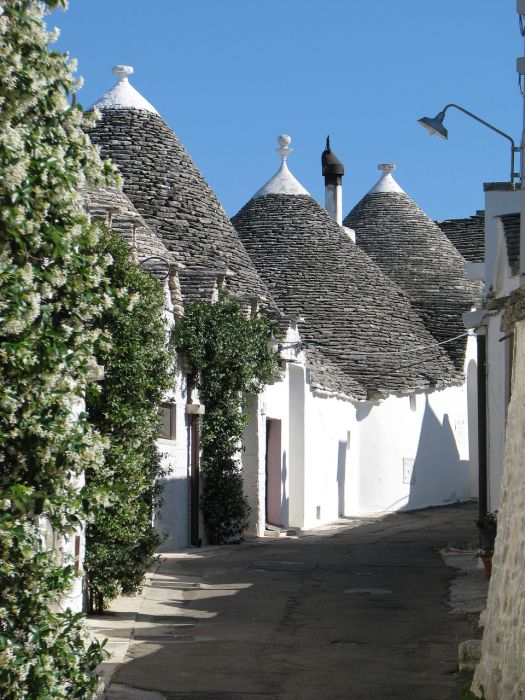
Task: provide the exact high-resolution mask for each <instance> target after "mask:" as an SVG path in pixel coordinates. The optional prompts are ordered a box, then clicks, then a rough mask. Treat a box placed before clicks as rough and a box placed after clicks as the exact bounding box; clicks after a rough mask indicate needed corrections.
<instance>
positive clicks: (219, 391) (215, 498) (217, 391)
mask: <svg viewBox="0 0 525 700" xmlns="http://www.w3.org/2000/svg"><path fill="white" fill-rule="evenodd" d="M268 334H269V333H268V323H267V321H266V319H265V318H262V317H256V318H251V319H250V318H246V317H245V316H244V315H243V313H242V309H241V307H240V305H239V304H238V303H237V302H236V301H235V300H233V299H231V298H229V297H227V296H223V297H222V298H221V299H220V300H219V301H218V302H217V303H216V304H211V303H208V302H194V303H193V304H191V305H190V306H189V307H188V308H187V310H186V311H185V315H184V317H183V318H182V320H181V321H180V322H179V323H178V324H177V327H176V329H175V344H176V346H177V349H178V350H179V351H180V352H181V353H183V354H184V355H186V356H187V358H188V359H189V361H190V363H191V364H192V366H193V367H194V369H195V371H196V373H197V386H198V389H199V394H200V400H201V402H202V403H203V404H204V405H205V407H206V413H205V415H204V416H203V425H202V463H201V468H202V473H203V476H204V485H203V494H202V500H201V505H202V511H203V516H204V523H205V527H206V532H207V535H208V539H209V540H210V542H212V543H216V544H219V543H224V542H232V541H236V540H239V539H240V538H241V536H242V532H243V530H244V528H245V527H246V524H247V519H248V515H249V508H248V503H247V500H246V498H245V496H244V493H243V484H242V475H241V472H240V466H239V463H238V461H237V460H236V452H237V451H238V449H239V446H240V441H241V438H242V433H243V429H244V426H245V425H246V423H247V420H248V417H247V416H246V414H245V413H243V410H242V409H243V407H244V396H245V394H256V393H259V392H260V391H262V389H263V387H264V384H265V383H267V382H269V381H270V379H271V378H272V375H273V372H274V368H275V358H274V355H273V352H272V351H271V349H270V347H269V345H268Z"/></svg>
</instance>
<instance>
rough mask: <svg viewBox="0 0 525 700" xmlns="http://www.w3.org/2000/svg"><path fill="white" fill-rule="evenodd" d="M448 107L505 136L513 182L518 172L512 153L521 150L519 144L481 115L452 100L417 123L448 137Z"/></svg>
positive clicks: (432, 132) (434, 132)
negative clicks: (430, 116)
mask: <svg viewBox="0 0 525 700" xmlns="http://www.w3.org/2000/svg"><path fill="white" fill-rule="evenodd" d="M450 107H454V109H457V110H459V111H460V112H463V114H466V115H467V116H468V117H472V119H475V120H476V121H477V122H479V123H480V124H483V126H486V127H488V128H489V129H491V130H492V131H495V132H496V133H497V134H499V135H500V136H503V138H506V139H507V140H508V141H510V146H511V148H510V181H511V182H514V180H515V178H517V177H519V175H520V174H519V173H516V172H514V154H515V153H518V152H519V151H521V148H520V147H519V146H516V144H515V143H514V139H513V138H512V136H509V135H508V134H506V133H505V132H504V131H501V129H497V128H496V127H495V126H493V125H492V124H489V122H486V121H485V120H484V119H481V117H478V116H477V115H476V114H473V113H472V112H469V111H468V109H465V108H464V107H461V106H460V105H457V104H455V103H454V102H451V103H450V104H448V105H446V106H445V107H444V108H443V109H442V110H441V112H439V114H437V115H436V116H435V117H434V118H433V119H429V118H428V117H423V118H422V119H420V120H419V123H420V124H421V125H422V126H424V127H425V128H426V129H428V130H429V131H430V133H431V134H438V135H439V136H441V138H444V139H446V138H447V137H448V132H447V130H446V129H445V127H444V126H443V120H444V119H445V112H446V111H447V109H449V108H450Z"/></svg>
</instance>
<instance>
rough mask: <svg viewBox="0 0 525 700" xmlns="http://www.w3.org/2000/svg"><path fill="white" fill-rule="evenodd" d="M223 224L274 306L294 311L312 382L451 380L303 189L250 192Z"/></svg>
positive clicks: (392, 295) (388, 386) (383, 284)
mask: <svg viewBox="0 0 525 700" xmlns="http://www.w3.org/2000/svg"><path fill="white" fill-rule="evenodd" d="M232 222H233V224H234V225H235V227H236V229H237V231H238V232H239V236H240V237H241V240H242V241H243V243H244V245H245V247H246V249H247V251H248V253H249V254H250V257H251V258H252V260H253V262H254V264H255V266H256V268H257V270H258V272H259V273H260V275H261V277H262V278H263V280H264V281H265V282H266V284H267V285H268V287H269V289H270V292H271V294H272V297H273V299H274V300H275V302H276V303H277V306H278V308H279V311H280V312H281V313H282V314H283V316H284V317H285V318H294V317H295V318H297V317H299V316H303V317H304V323H301V325H300V333H301V338H302V339H303V340H304V342H305V345H306V348H307V351H306V352H307V359H308V362H309V365H310V370H311V373H312V378H313V379H314V381H318V383H319V384H320V385H321V386H323V387H325V388H328V389H330V390H332V391H338V392H342V393H345V394H346V395H348V396H351V397H354V398H364V397H366V396H368V397H372V396H374V395H378V394H379V395H383V396H384V395H387V394H390V393H404V392H410V391H413V390H417V389H425V388H428V387H429V386H436V385H437V386H443V385H445V384H448V383H453V382H456V381H458V373H457V372H456V371H455V370H454V367H453V364H452V362H451V361H450V359H449V358H448V356H447V354H446V353H445V352H444V351H443V349H442V348H441V347H440V346H439V345H438V344H437V343H436V341H435V340H434V338H433V337H432V335H431V334H430V333H429V332H428V331H427V330H426V329H425V327H424V325H423V323H422V321H421V319H420V318H419V317H418V315H417V314H416V313H415V312H414V310H413V309H412V307H411V305H410V301H409V299H408V297H407V295H406V294H405V293H404V292H403V291H402V290H401V289H400V288H399V287H398V286H397V285H395V284H394V283H393V282H391V280H389V279H388V278H387V277H386V276H385V275H384V274H383V273H382V271H381V270H380V268H379V267H378V266H377V265H376V264H375V263H374V262H372V260H370V258H369V257H368V256H367V255H366V254H365V253H364V252H363V251H362V250H361V249H360V248H359V247H358V246H356V245H355V244H354V243H353V242H352V241H351V239H350V238H349V236H348V235H347V234H346V233H345V232H344V230H343V229H342V228H341V227H340V226H338V225H337V224H336V223H335V222H334V221H333V220H332V219H331V218H330V216H329V215H328V214H327V213H326V211H325V210H324V209H323V208H322V207H320V206H319V204H317V202H315V201H314V200H313V199H312V198H311V197H310V196H307V195H295V196H288V195H280V194H270V195H267V196H264V197H258V198H255V199H252V200H250V201H249V202H248V203H247V204H246V205H245V206H244V207H243V208H242V209H241V210H240V212H239V213H238V214H236V216H234V217H233V219H232ZM422 347H423V348H425V349H420V348H422ZM418 348H419V349H418ZM407 349H410V350H411V351H412V352H408V353H407V352H406V350H407ZM334 368H335V370H336V371H332V370H333V369H334Z"/></svg>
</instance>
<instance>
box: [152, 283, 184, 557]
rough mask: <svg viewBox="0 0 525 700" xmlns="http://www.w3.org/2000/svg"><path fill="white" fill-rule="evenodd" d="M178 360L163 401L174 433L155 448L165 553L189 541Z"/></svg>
mask: <svg viewBox="0 0 525 700" xmlns="http://www.w3.org/2000/svg"><path fill="white" fill-rule="evenodd" d="M165 295H166V306H165V318H166V321H167V324H168V328H169V329H170V330H171V328H172V327H173V326H174V325H175V323H176V321H175V320H174V315H173V311H174V307H173V302H172V299H171V295H170V290H169V284H168V282H166V284H165ZM184 369H185V368H184V367H183V366H182V365H181V362H180V358H177V366H176V373H175V383H174V386H173V388H172V389H171V390H170V391H169V392H168V393H167V395H166V397H165V401H166V402H167V403H169V404H171V405H173V406H174V410H175V434H174V436H173V439H167V438H159V440H158V443H157V447H158V450H159V452H160V454H161V457H162V467H163V469H164V477H163V479H162V482H161V483H162V489H163V490H162V496H161V505H160V508H159V509H158V511H157V512H156V513H155V516H154V517H155V521H154V523H155V527H156V529H157V530H158V532H159V533H160V535H161V536H162V537H163V538H164V539H163V541H162V543H161V545H160V548H159V550H160V551H161V552H162V551H165V552H168V551H173V550H174V549H181V548H183V547H187V546H188V545H189V542H190V507H191V500H190V421H189V416H188V414H187V413H186V406H187V404H188V402H189V401H190V400H191V397H188V387H187V375H186V373H185V371H184Z"/></svg>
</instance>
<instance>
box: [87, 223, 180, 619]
mask: <svg viewBox="0 0 525 700" xmlns="http://www.w3.org/2000/svg"><path fill="white" fill-rule="evenodd" d="M100 252H101V253H102V254H106V255H110V256H111V258H112V263H111V264H110V266H109V269H108V274H109V276H110V279H111V282H112V285H113V286H114V287H115V288H116V289H118V290H119V293H118V299H117V300H116V301H115V303H114V305H113V306H112V307H111V308H110V309H108V310H107V311H106V312H105V314H104V317H103V319H102V324H103V327H104V329H105V330H106V331H107V333H108V334H110V335H111V346H110V347H108V348H107V349H103V348H102V349H101V351H100V352H99V354H98V355H97V361H98V363H99V364H101V365H103V366H104V380H103V381H102V382H101V383H100V385H98V387H93V388H92V389H91V390H90V391H89V393H88V397H87V408H88V414H89V417H90V419H91V421H92V422H93V423H94V425H95V426H96V427H97V429H98V430H99V432H100V433H101V434H102V435H104V436H107V438H108V441H109V448H108V451H107V453H106V460H105V464H104V467H103V468H100V467H97V468H95V469H89V470H88V472H87V475H86V476H87V479H88V482H89V483H91V484H95V485H96V486H97V487H98V488H102V489H104V491H106V492H107V493H108V496H109V503H108V506H107V507H105V508H104V509H101V510H99V511H98V512H97V514H96V517H95V519H94V521H93V522H92V523H91V524H90V525H89V526H88V528H87V550H86V560H85V569H86V572H87V581H88V587H89V591H90V594H91V601H92V607H95V608H96V609H97V610H99V611H100V610H101V609H102V608H103V607H104V605H105V603H106V602H107V601H109V600H110V599H111V598H114V597H115V596H116V595H117V594H119V593H121V592H122V593H124V594H126V595H129V594H131V593H134V592H136V590H137V589H138V587H139V586H140V584H141V583H142V580H143V578H144V573H145V571H146V569H147V566H148V564H149V563H150V561H151V558H152V556H153V554H154V552H155V549H156V547H157V545H158V544H159V536H158V534H157V532H156V530H155V529H154V527H153V526H152V520H151V512H152V508H154V507H155V499H156V495H157V488H158V487H157V485H156V484H157V479H158V478H159V476H160V475H161V472H162V470H161V463H160V455H159V452H158V450H157V438H158V434H159V419H158V414H157V411H158V407H159V405H160V403H161V401H162V399H163V396H164V394H165V392H166V391H167V390H168V389H169V388H170V387H171V386H172V383H173V358H174V354H175V353H174V350H172V349H171V348H169V347H167V326H166V320H165V315H164V309H165V304H166V300H165V297H164V290H163V288H162V287H161V285H160V284H159V282H158V281H157V280H155V279H154V278H153V277H152V276H151V275H150V274H149V273H147V272H144V271H143V270H141V269H140V268H139V267H138V266H137V265H135V264H134V263H133V262H132V260H131V251H130V248H129V246H128V245H127V244H126V243H125V242H124V241H123V240H122V239H121V238H119V237H118V236H117V235H116V234H114V233H110V232H108V233H107V234H106V236H105V238H104V240H103V243H102V249H101V251H100ZM96 389H98V391H97V390H96Z"/></svg>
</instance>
